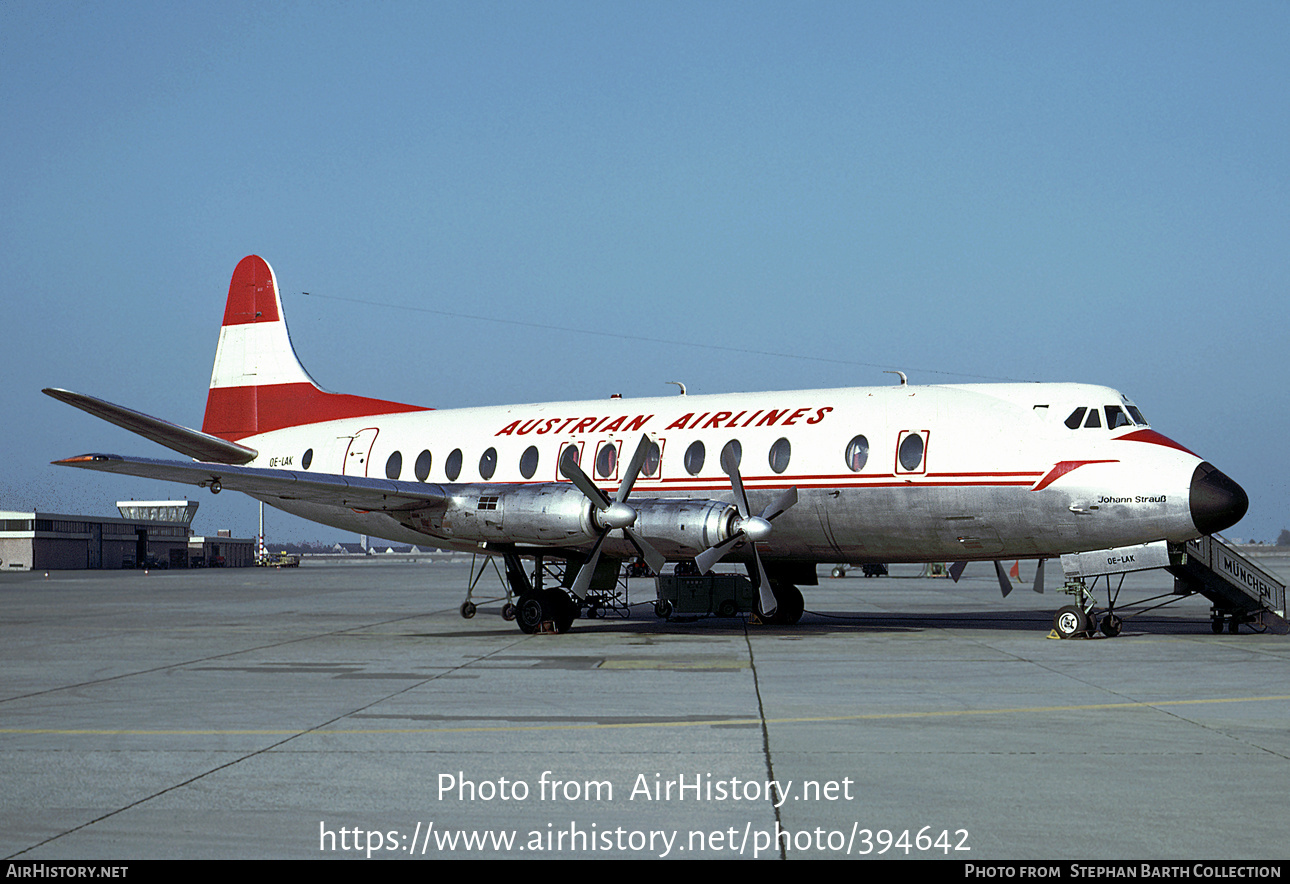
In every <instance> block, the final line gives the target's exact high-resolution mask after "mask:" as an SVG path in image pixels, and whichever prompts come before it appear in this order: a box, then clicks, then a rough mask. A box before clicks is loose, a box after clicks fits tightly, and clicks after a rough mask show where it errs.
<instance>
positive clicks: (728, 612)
mask: <svg viewBox="0 0 1290 884" xmlns="http://www.w3.org/2000/svg"><path fill="white" fill-rule="evenodd" d="M737 611H738V607H737V606H736V605H735V603H734V600H733V599H726V600H725V601H723V602H722V603H721V604H719V605H717V616H718V617H733V616H735V613H736V612H737Z"/></svg>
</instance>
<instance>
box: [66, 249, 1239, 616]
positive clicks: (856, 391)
mask: <svg viewBox="0 0 1290 884" xmlns="http://www.w3.org/2000/svg"><path fill="white" fill-rule="evenodd" d="M897 374H900V373H897ZM44 392H45V393H47V394H49V395H50V396H53V397H55V398H57V399H59V400H61V401H64V402H67V403H69V404H71V405H74V406H76V407H77V408H80V409H83V410H85V411H87V412H89V413H91V414H93V415H95V416H97V417H100V418H102V419H104V420H107V421H109V422H111V423H114V424H117V425H118V426H121V427H124V428H126V429H129V430H131V431H133V432H135V433H137V434H139V435H141V436H144V437H145V438H148V439H150V440H152V441H155V442H158V443H160V444H161V445H163V446H165V447H168V448H170V449H172V450H174V451H176V452H178V453H180V454H182V455H184V456H186V457H188V458H191V460H158V459H152V458H141V457H127V456H121V455H116V454H85V455H81V456H78V457H70V458H66V459H64V460H58V461H54V463H55V464H57V465H60V466H68V467H77V468H81V469H89V470H96V471H101V472H108V473H120V474H126V475H131V476H140V477H143V478H148V479H160V480H166V481H173V482H181V483H187V484H192V485H197V486H199V487H206V488H209V489H210V490H211V491H212V492H215V493H219V492H220V490H221V489H223V488H229V489H233V490H237V491H241V492H244V493H246V494H248V495H250V496H251V497H253V498H255V499H257V500H260V501H263V502H264V503H267V504H270V505H272V506H274V507H277V508H279V509H282V510H285V511H286V512H289V513H292V514H294V515H297V516H302V517H304V518H306V519H310V520H313V521H316V522H320V523H322V524H325V525H330V526H333V527H336V528H340V529H344V530H347V531H354V532H357V533H359V534H366V535H371V536H376V537H384V538H387V539H390V540H395V541H398V542H404V543H412V544H418V545H423V546H424V545H430V546H435V547H439V548H444V549H451V550H459V551H465V552H471V553H483V554H487V555H490V556H501V557H503V559H504V561H505V564H506V574H507V581H508V584H509V586H510V588H511V590H512V592H513V594H514V595H515V596H516V597H518V599H519V601H518V604H517V605H516V606H515V607H514V608H513V609H512V610H511V611H509V612H508V619H509V615H510V614H513V615H514V616H515V619H516V620H517V622H518V625H519V627H520V629H521V630H523V631H524V632H528V633H532V632H535V631H538V630H539V629H541V628H542V627H543V625H544V624H546V623H553V624H554V625H555V630H556V631H557V632H564V631H567V630H568V629H569V627H570V626H571V624H572V622H573V620H574V619H576V618H577V617H578V616H579V614H580V613H581V608H582V606H583V605H584V604H585V603H586V599H587V596H588V593H589V592H591V591H594V590H597V589H600V588H603V587H604V586H605V585H606V581H608V584H609V585H610V586H612V585H613V581H614V580H616V574H617V570H618V565H619V564H620V563H621V562H622V561H625V560H627V559H631V558H635V557H640V558H641V559H642V560H643V561H645V562H646V563H648V566H649V568H650V569H651V570H652V571H653V572H654V573H655V574H658V573H659V572H660V571H661V570H662V568H663V566H664V564H665V563H667V562H678V563H684V564H685V565H689V563H691V562H693V563H694V565H695V566H697V568H698V571H699V572H701V573H706V572H708V571H710V570H711V569H712V568H713V566H714V565H715V564H716V563H717V562H719V561H721V560H723V559H729V560H731V561H738V562H742V563H743V564H744V566H745V567H746V568H747V570H748V574H749V579H750V581H751V582H752V584H753V587H754V591H755V595H756V599H757V601H756V613H757V615H758V619H760V620H761V621H762V622H765V623H770V624H780V625H789V624H792V623H795V622H797V620H798V619H799V618H800V617H801V615H802V613H803V609H804V600H803V597H802V593H801V591H800V590H799V589H798V587H799V586H811V585H816V583H817V581H816V566H817V564H821V563H834V562H848V563H866V562H867V563H879V562H881V563H896V562H901V563H920V562H947V561H948V562H954V563H956V564H955V565H954V567H953V568H952V569H951V570H952V571H958V572H961V569H962V567H963V565H964V564H965V563H966V562H969V561H993V562H994V563H995V568H996V571H997V573H998V574H999V576H1000V585H1001V586H1004V584H1005V583H1007V578H1006V575H1004V572H1003V567H1002V565H1001V564H1000V561H1001V560H1004V559H1038V560H1039V562H1040V567H1041V568H1042V564H1043V561H1044V560H1045V559H1049V558H1055V557H1058V556H1060V555H1062V554H1065V553H1075V552H1085V551H1090V550H1103V549H1107V550H1112V549H1118V548H1128V547H1133V546H1135V545H1139V544H1144V543H1151V542H1158V541H1172V542H1175V543H1181V542H1184V541H1187V540H1191V539H1194V538H1196V537H1199V536H1201V535H1206V534H1213V533H1215V532H1218V531H1221V530H1224V529H1226V528H1228V527H1230V526H1231V525H1234V524H1235V523H1236V522H1238V521H1239V520H1240V519H1241V517H1242V516H1244V514H1245V512H1246V510H1247V508H1248V506H1249V499H1248V497H1247V496H1246V494H1245V491H1244V490H1243V489H1242V488H1241V487H1240V486H1239V485H1238V484H1237V483H1236V482H1235V481H1233V480H1232V479H1230V478H1229V477H1228V476H1226V475H1225V474H1223V473H1222V472H1221V471H1219V470H1218V469H1217V468H1216V467H1214V466H1213V464H1211V463H1209V462H1208V461H1206V460H1204V459H1202V458H1201V457H1200V456H1199V455H1197V454H1195V453H1193V452H1192V451H1190V450H1189V449H1187V448H1185V447H1184V446H1182V445H1180V444H1179V443H1177V442H1175V441H1173V440H1172V439H1170V438H1168V437H1166V436H1164V435H1162V434H1161V433H1159V432H1158V431H1156V430H1155V429H1153V428H1152V427H1151V425H1150V424H1148V423H1147V421H1146V419H1145V418H1144V417H1143V415H1142V412H1141V411H1140V410H1139V409H1138V407H1137V406H1136V405H1135V404H1134V403H1133V402H1132V401H1130V400H1129V399H1128V398H1126V397H1125V396H1123V395H1122V394H1120V393H1119V392H1117V391H1116V390H1113V389H1111V388H1109V387H1104V386H1095V385H1087V384H1074V383H992V384H965V385H928V386H922V385H911V384H909V383H908V382H907V380H906V378H905V376H904V375H903V374H900V379H899V383H898V384H891V385H888V386H882V387H852V388H839V389H816V390H786V391H775V392H763V393H728V394H712V395H686V393H685V389H684V387H682V388H681V395H669V396H664V397H655V398H639V399H623V398H620V397H617V396H615V397H611V398H606V399H599V400H589V401H571V402H544V403H533V404H523V405H506V406H488V407H478V408H463V409H452V410H435V409H431V408H427V407H423V406H419V405H409V404H404V403H397V402H389V401H385V400H381V399H372V398H366V397H361V396H353V395H347V394H339V393H330V392H326V391H324V390H323V389H322V388H320V387H319V386H318V385H317V384H316V383H315V382H314V380H313V379H312V378H311V377H310V376H309V374H308V373H307V372H306V371H305V369H304V367H303V366H302V365H301V364H300V360H299V358H298V357H297V356H296V354H295V350H294V349H293V347H292V344H291V339H290V336H289V334H288V332H287V324H286V319H285V317H284V314H283V309H282V299H281V297H280V295H279V291H278V285H277V281H276V278H275V276H274V273H273V270H272V268H271V267H270V266H269V264H268V263H267V262H266V261H265V260H264V259H263V258H260V257H259V256H256V255H250V256H247V257H246V258H244V259H242V261H241V262H239V263H238V265H237V267H236V269H235V270H234V272H233V277H232V281H231V283H230V285H229V293H228V300H227V302H226V305H225V310H224V319H223V323H222V326H221V328H220V335H219V342H218V344H217V346H216V351H215V364H214V368H213V371H212V374H211V382H210V388H209V391H208V394H207V400H206V411H205V416H204V419H203V422H202V429H201V430H200V431H199V430H194V429H190V428H187V427H182V426H179V425H177V424H174V423H171V422H169V421H165V420H161V419H159V418H155V417H152V416H149V415H147V414H143V413H142V412H138V411H135V410H133V409H129V408H125V407H123V406H120V405H115V404H113V403H110V402H107V401H105V400H102V399H98V398H95V397H92V396H88V395H85V394H81V393H74V392H70V391H68V390H62V389H55V388H49V389H46V390H44ZM527 558H531V559H534V560H535V562H536V563H537V565H538V567H537V570H536V572H535V573H536V574H537V575H539V576H538V578H537V579H536V580H530V579H529V576H528V573H526V571H525V569H524V566H523V560H524V559H527ZM543 559H549V560H553V561H560V560H563V561H564V562H565V564H566V569H565V576H564V578H563V579H562V581H561V584H560V586H558V587H544V586H543V585H542V580H541V577H540V574H541V571H542V569H541V561H542V560H543ZM609 565H612V567H606V566H609ZM606 575H608V576H606ZM955 576H956V578H957V574H955ZM1007 588H1010V584H1008V586H1007V587H1005V593H1006V590H1007ZM1035 588H1036V591H1041V590H1042V572H1041V574H1040V577H1039V579H1038V580H1037V582H1036V587H1035Z"/></svg>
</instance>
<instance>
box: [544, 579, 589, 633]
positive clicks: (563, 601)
mask: <svg viewBox="0 0 1290 884" xmlns="http://www.w3.org/2000/svg"><path fill="white" fill-rule="evenodd" d="M543 594H544V595H545V596H546V597H547V598H546V600H545V602H544V605H543V606H544V607H547V608H548V609H549V610H550V619H551V623H552V625H553V626H554V627H555V631H556V632H558V633H559V634H560V635H564V634H565V633H566V632H568V631H569V629H570V628H571V627H572V626H573V621H574V620H576V619H578V615H579V614H581V613H582V609H581V608H579V607H578V603H577V602H575V601H574V600H573V599H571V598H570V597H569V596H568V594H567V593H564V592H561V591H560V590H558V589H548V590H547V591H546V592H545V593H543Z"/></svg>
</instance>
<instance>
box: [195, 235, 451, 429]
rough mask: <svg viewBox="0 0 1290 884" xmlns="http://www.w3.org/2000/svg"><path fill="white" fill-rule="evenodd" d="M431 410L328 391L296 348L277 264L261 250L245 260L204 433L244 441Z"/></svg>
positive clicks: (233, 288) (234, 285) (227, 310)
mask: <svg viewBox="0 0 1290 884" xmlns="http://www.w3.org/2000/svg"><path fill="white" fill-rule="evenodd" d="M425 410H426V409H424V408H422V407H420V406H416V405H404V404H401V403H398V402H386V401H384V400H381V399H367V398H365V397H362V396H348V395H345V394H342V393H328V392H326V391H325V390H323V389H321V388H320V387H319V386H318V385H317V384H316V383H314V380H313V378H311V377H310V376H309V373H308V372H306V371H305V369H304V367H303V366H302V365H301V364H300V359H299V358H298V357H297V356H296V351H295V349H294V348H293V347H292V346H291V337H290V335H288V333H287V322H286V318H285V317H284V315H283V312H282V298H281V297H280V296H279V294H278V283H277V280H276V279H275V278H274V275H273V268H271V267H270V266H269V263H268V262H267V261H265V260H264V259H263V258H261V257H259V256H258V255H248V256H247V257H245V258H243V259H242V260H241V261H240V262H238V265H237V268H236V269H235V270H234V271H233V279H232V282H230V283H229V287H228V302H227V304H226V305H225V307H224V323H223V325H222V327H221V328H220V333H219V344H218V345H217V347H216V349H215V367H214V369H213V370H212V371H211V385H210V392H209V394H208V395H207V397H206V415H205V418H204V419H203V421H202V432H204V433H207V434H209V435H212V436H218V437H219V438H221V439H226V440H229V441H237V440H239V439H245V438H247V437H248V436H254V435H257V434H259V433H268V432H271V431H273V430H281V429H283V428H285V427H295V426H300V425H303V424H312V423H320V422H322V421H330V420H340V419H343V418H351V417H365V416H368V415H377V414H393V413H399V412H409V411H425Z"/></svg>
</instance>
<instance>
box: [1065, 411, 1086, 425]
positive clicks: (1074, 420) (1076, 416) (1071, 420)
mask: <svg viewBox="0 0 1290 884" xmlns="http://www.w3.org/2000/svg"><path fill="white" fill-rule="evenodd" d="M1086 411H1088V408H1087V407H1083V408H1077V409H1075V410H1074V411H1072V412H1071V416H1070V417H1068V418H1066V426H1068V427H1070V428H1071V429H1072V430H1078V429H1079V425H1080V424H1081V423H1082V422H1083V420H1084V413H1085V412H1086Z"/></svg>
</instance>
